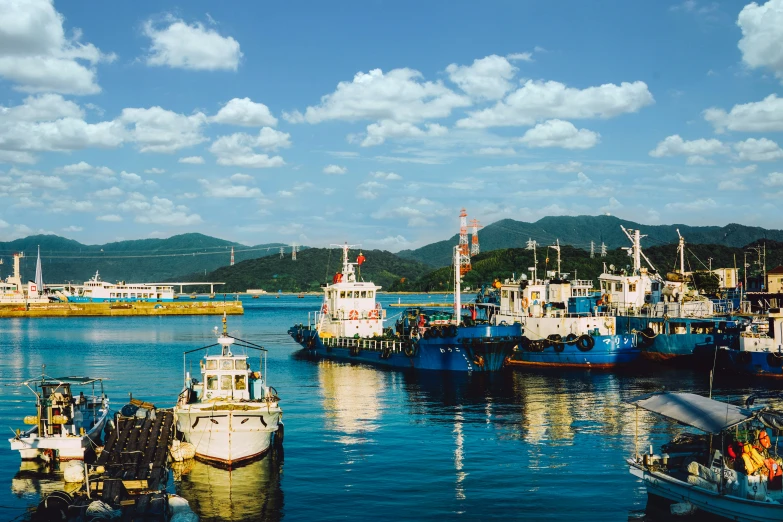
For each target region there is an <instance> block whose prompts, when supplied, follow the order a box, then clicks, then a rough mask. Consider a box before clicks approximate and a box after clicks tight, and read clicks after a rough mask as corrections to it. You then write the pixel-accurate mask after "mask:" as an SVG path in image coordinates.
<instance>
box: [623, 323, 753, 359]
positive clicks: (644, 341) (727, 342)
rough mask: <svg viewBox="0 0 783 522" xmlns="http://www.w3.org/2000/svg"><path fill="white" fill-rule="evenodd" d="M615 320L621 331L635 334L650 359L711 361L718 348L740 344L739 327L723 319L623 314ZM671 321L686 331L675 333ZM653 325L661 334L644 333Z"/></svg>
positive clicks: (640, 346) (645, 355)
mask: <svg viewBox="0 0 783 522" xmlns="http://www.w3.org/2000/svg"><path fill="white" fill-rule="evenodd" d="M616 321H617V323H616V324H617V331H618V333H619V332H621V333H623V334H632V335H636V337H637V345H638V346H639V348H640V350H641V355H642V358H644V359H647V360H650V361H656V362H672V363H686V364H700V363H701V362H705V363H706V362H709V363H710V364H711V363H712V361H713V359H714V357H715V352H716V350H719V349H720V348H730V347H736V346H739V328H738V327H736V326H735V324H734V322H733V321H731V320H726V319H722V318H721V319H719V318H692V317H669V318H663V317H622V316H621V317H617V319H616ZM654 323H657V324H654ZM672 324H677V325H683V326H684V328H685V330H684V332H683V333H674V332H672V329H671V326H672ZM651 325H653V326H655V327H656V332H661V333H657V334H653V335H650V336H648V335H645V333H644V331H645V330H646V329H647V328H650V326H651Z"/></svg>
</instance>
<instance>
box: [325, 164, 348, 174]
mask: <svg viewBox="0 0 783 522" xmlns="http://www.w3.org/2000/svg"><path fill="white" fill-rule="evenodd" d="M323 172H324V174H345V173H346V172H348V169H347V168H346V167H342V166H340V165H327V166H325V167H324V171H323Z"/></svg>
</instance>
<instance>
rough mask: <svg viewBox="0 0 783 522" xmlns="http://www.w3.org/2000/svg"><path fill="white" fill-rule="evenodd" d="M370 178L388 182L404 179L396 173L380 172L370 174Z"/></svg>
mask: <svg viewBox="0 0 783 522" xmlns="http://www.w3.org/2000/svg"><path fill="white" fill-rule="evenodd" d="M370 176H372V177H374V178H375V179H385V180H386V181H399V180H401V179H402V176H400V175H399V174H396V173H394V172H381V171H379V170H378V171H375V172H370Z"/></svg>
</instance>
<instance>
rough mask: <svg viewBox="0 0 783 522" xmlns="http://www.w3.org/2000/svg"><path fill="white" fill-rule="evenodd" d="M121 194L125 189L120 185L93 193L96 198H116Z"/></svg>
mask: <svg viewBox="0 0 783 522" xmlns="http://www.w3.org/2000/svg"><path fill="white" fill-rule="evenodd" d="M123 194H125V191H124V190H122V189H121V188H120V187H111V188H107V189H103V190H98V191H96V192H94V193H93V195H94V196H95V198H96V199H106V198H116V197H119V196H122V195H123Z"/></svg>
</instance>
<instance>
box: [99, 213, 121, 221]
mask: <svg viewBox="0 0 783 522" xmlns="http://www.w3.org/2000/svg"><path fill="white" fill-rule="evenodd" d="M95 220H96V221H107V222H109V223H118V222H120V221H122V216H118V215H117V214H104V215H102V216H98V217H96V218H95Z"/></svg>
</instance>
